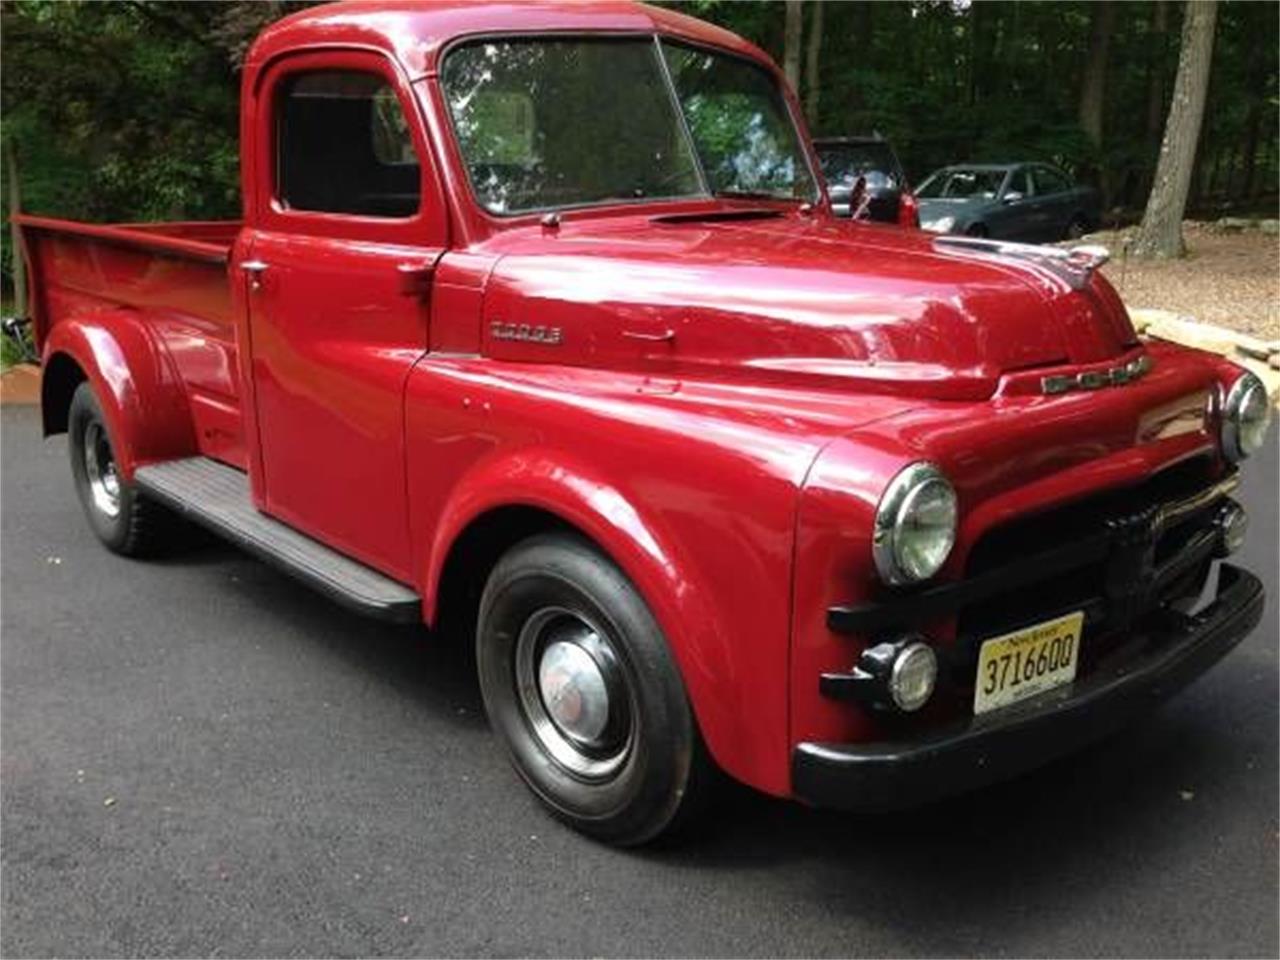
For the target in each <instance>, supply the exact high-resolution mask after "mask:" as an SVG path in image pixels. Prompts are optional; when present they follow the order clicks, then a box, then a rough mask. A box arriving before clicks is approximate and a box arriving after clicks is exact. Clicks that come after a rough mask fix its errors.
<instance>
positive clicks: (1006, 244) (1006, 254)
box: [933, 237, 1111, 290]
mask: <svg viewBox="0 0 1280 960" xmlns="http://www.w3.org/2000/svg"><path fill="white" fill-rule="evenodd" d="M933 245H934V247H935V248H937V249H939V250H940V251H941V252H943V253H963V254H978V255H984V254H985V255H987V256H992V257H1001V258H1004V259H1011V260H1021V261H1029V262H1032V263H1036V264H1039V265H1040V266H1043V267H1047V268H1048V269H1050V270H1052V271H1053V273H1054V274H1055V275H1056V276H1058V277H1061V278H1062V279H1063V280H1065V281H1066V282H1067V284H1069V285H1070V286H1071V288H1072V289H1073V290H1079V289H1081V288H1082V287H1084V286H1085V285H1086V284H1087V283H1088V282H1089V278H1090V277H1091V276H1092V275H1093V271H1095V270H1097V269H1098V268H1099V267H1100V266H1102V265H1103V264H1104V263H1106V262H1107V261H1108V260H1110V259H1111V251H1110V250H1108V249H1107V248H1106V247H1104V246H1102V245H1101V244H1098V243H1084V244H1080V245H1078V246H1074V247H1042V246H1039V245H1037V244H1034V243H1014V242H1012V241H1010V240H988V239H987V238H986V237H935V238H934V240H933Z"/></svg>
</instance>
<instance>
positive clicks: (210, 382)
mask: <svg viewBox="0 0 1280 960" xmlns="http://www.w3.org/2000/svg"><path fill="white" fill-rule="evenodd" d="M23 221H25V222H23V230H24V237H25V242H26V246H27V249H28V252H29V254H30V257H31V262H32V265H33V266H32V273H33V280H34V287H35V289H36V291H37V300H36V302H37V317H36V321H37V324H36V329H37V337H38V339H39V340H40V341H41V343H43V340H44V339H45V338H46V337H47V336H48V333H49V331H50V330H51V329H53V327H54V325H56V324H58V323H60V322H63V321H65V320H67V319H69V318H76V317H78V318H83V317H86V316H90V315H93V316H98V317H101V316H109V315H110V313H111V311H112V310H120V309H123V310H128V311H130V312H131V313H133V314H134V315H135V316H138V317H141V318H142V319H143V320H144V321H145V323H146V325H147V328H148V329H149V330H150V332H151V333H152V335H153V336H154V337H155V340H156V343H157V345H158V346H159V348H160V350H161V352H162V353H163V355H164V356H165V357H166V359H167V362H169V363H171V364H172V365H173V368H174V371H175V373H176V375H177V376H178V378H179V380H180V381H181V382H182V384H183V388H184V390H185V393H186V397H187V402H188V403H189V405H190V411H191V417H192V422H193V424H194V426H195V432H196V437H197V443H198V445H199V452H200V453H203V454H205V455H206V456H210V457H214V458H216V459H219V460H222V461H224V462H226V463H230V464H232V465H234V466H237V467H239V468H241V469H244V468H245V466H246V457H245V447H244V436H243V429H242V424H241V411H240V396H241V389H240V378H239V372H238V367H237V362H236V361H237V358H236V336H235V325H234V307H233V300H232V295H231V289H230V284H229V282H228V278H227V272H226V270H227V268H226V262H225V260H226V254H225V248H223V250H222V253H221V256H219V248H218V246H217V244H215V243H213V242H212V241H213V240H214V239H215V238H218V239H224V240H226V241H227V242H228V243H229V242H230V241H231V239H233V238H234V235H235V232H236V230H237V229H238V225H237V224H231V223H228V224H172V225H171V224H152V225H148V226H146V227H145V228H141V229H139V228H133V227H128V228H126V227H110V228H102V227H89V225H83V227H87V228H88V229H80V228H81V227H82V225H79V224H67V225H66V226H65V227H64V226H62V225H58V226H57V227H49V226H46V225H45V223H47V221H46V222H41V221H35V220H34V218H23ZM105 231H112V234H110V235H107V234H105ZM187 247H190V248H191V249H186V248H187ZM201 248H204V249H201Z"/></svg>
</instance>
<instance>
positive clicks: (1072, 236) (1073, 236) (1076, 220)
mask: <svg viewBox="0 0 1280 960" xmlns="http://www.w3.org/2000/svg"><path fill="white" fill-rule="evenodd" d="M1088 232H1089V222H1088V221H1087V220H1085V218H1084V217H1082V216H1081V215H1080V214H1076V215H1075V216H1074V217H1072V218H1071V222H1070V223H1068V224H1067V237H1066V238H1067V239H1068V240H1079V239H1080V238H1081V237H1083V236H1084V235H1085V234H1086V233H1088Z"/></svg>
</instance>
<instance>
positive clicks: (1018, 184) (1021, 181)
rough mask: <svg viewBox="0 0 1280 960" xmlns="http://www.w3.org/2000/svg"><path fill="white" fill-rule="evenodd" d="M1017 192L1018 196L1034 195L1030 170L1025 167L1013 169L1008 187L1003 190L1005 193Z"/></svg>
mask: <svg viewBox="0 0 1280 960" xmlns="http://www.w3.org/2000/svg"><path fill="white" fill-rule="evenodd" d="M1011 193H1013V194H1017V195H1018V196H1020V197H1034V196H1035V188H1034V186H1033V185H1032V183H1031V171H1030V170H1027V169H1025V168H1024V169H1022V170H1015V171H1014V173H1013V176H1012V177H1010V178H1009V189H1008V190H1006V191H1005V195H1006V196H1007V195H1008V194H1011Z"/></svg>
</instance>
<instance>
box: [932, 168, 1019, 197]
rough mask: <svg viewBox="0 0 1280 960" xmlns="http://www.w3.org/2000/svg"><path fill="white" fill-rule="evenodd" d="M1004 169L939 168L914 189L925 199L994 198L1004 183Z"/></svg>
mask: <svg viewBox="0 0 1280 960" xmlns="http://www.w3.org/2000/svg"><path fill="white" fill-rule="evenodd" d="M1004 177H1005V171H1004V170H939V171H938V172H937V173H935V174H934V175H933V176H931V177H930V178H929V179H928V180H926V181H925V182H924V183H922V184H920V189H919V190H917V191H916V196H917V197H920V198H922V199H925V200H939V199H943V200H945V199H952V200H994V199H995V198H996V196H997V195H998V194H999V193H1000V184H1002V183H1004Z"/></svg>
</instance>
